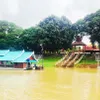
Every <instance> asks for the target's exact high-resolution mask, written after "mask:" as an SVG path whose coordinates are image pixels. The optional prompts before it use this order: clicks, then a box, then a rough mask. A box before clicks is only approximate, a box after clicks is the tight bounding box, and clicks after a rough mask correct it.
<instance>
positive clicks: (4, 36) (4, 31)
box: [0, 21, 23, 49]
mask: <svg viewBox="0 0 100 100" xmlns="http://www.w3.org/2000/svg"><path fill="white" fill-rule="evenodd" d="M22 31H23V29H22V28H21V27H19V26H17V25H15V24H14V23H11V22H7V21H0V48H1V49H9V48H14V49H18V48H19V45H18V40H19V36H20V34H21V33H22Z"/></svg>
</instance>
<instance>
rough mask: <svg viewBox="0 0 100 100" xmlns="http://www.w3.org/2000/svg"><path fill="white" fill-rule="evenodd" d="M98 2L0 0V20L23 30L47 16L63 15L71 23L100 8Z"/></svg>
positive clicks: (88, 0) (87, 0)
mask: <svg viewBox="0 0 100 100" xmlns="http://www.w3.org/2000/svg"><path fill="white" fill-rule="evenodd" d="M99 5H100V1H99V0H0V19H1V20H2V19H3V20H8V21H12V22H14V23H16V24H18V25H20V26H22V27H24V28H27V27H30V26H33V25H36V24H38V23H39V21H41V20H43V19H44V18H45V17H47V16H49V15H52V14H54V15H56V16H62V15H65V16H66V17H67V18H69V19H70V20H71V21H72V22H75V21H77V20H78V19H80V18H83V17H84V16H86V15H87V14H89V13H92V12H95V11H97V10H98V9H99V8H100V6H99Z"/></svg>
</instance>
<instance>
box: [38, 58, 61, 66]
mask: <svg viewBox="0 0 100 100" xmlns="http://www.w3.org/2000/svg"><path fill="white" fill-rule="evenodd" d="M59 59H61V57H58V56H48V57H44V58H43V65H44V67H54V66H55V63H56V62H57V61H58V60H59ZM39 64H40V65H42V60H40V61H39Z"/></svg>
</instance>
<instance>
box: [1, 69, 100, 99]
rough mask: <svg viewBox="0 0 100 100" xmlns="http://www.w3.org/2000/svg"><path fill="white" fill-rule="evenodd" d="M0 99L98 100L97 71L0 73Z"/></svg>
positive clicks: (66, 70)
mask: <svg viewBox="0 0 100 100" xmlns="http://www.w3.org/2000/svg"><path fill="white" fill-rule="evenodd" d="M0 100H100V69H98V70H96V69H62V68H45V69H44V70H43V71H35V70H31V71H25V70H0Z"/></svg>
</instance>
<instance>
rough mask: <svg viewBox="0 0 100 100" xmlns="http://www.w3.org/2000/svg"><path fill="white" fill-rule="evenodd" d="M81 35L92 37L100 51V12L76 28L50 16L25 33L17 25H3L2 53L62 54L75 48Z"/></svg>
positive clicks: (1, 33) (0, 34)
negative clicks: (38, 52)
mask: <svg viewBox="0 0 100 100" xmlns="http://www.w3.org/2000/svg"><path fill="white" fill-rule="evenodd" d="M77 35H81V36H84V35H90V40H91V42H92V44H93V46H94V44H95V42H98V44H99V47H100V10H98V11H97V12H95V13H92V14H90V15H87V16H86V17H85V18H84V19H81V20H78V21H77V22H76V23H74V24H72V23H71V22H70V21H69V20H68V19H67V18H66V17H65V16H62V17H61V18H58V17H56V16H53V15H52V16H49V17H47V18H45V19H44V20H42V21H41V22H40V23H39V24H38V25H36V26H35V27H30V28H28V29H24V30H23V29H22V28H21V27H19V26H17V25H15V24H14V23H11V22H7V21H0V49H25V50H34V51H40V50H41V46H40V44H43V48H44V50H46V51H58V50H59V49H62V48H64V49H68V48H71V44H72V41H73V40H74V38H75V37H76V36H77Z"/></svg>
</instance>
